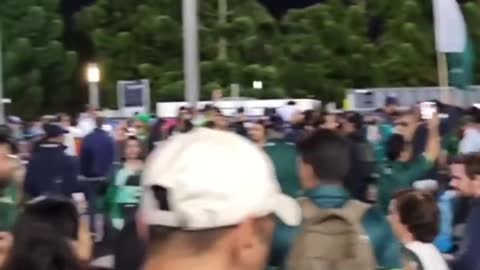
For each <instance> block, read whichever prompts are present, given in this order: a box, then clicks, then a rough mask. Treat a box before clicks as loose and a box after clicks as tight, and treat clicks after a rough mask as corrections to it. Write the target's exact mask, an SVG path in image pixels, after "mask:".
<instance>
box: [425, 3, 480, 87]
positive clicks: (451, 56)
mask: <svg viewBox="0 0 480 270" xmlns="http://www.w3.org/2000/svg"><path fill="white" fill-rule="evenodd" d="M433 13H434V19H435V47H436V49H437V52H440V53H445V54H447V59H448V77H449V78H448V79H449V84H450V85H451V86H455V87H457V88H460V89H467V88H468V87H469V86H470V85H471V84H472V80H473V67H474V58H475V56H474V50H473V44H472V42H471V41H470V40H469V39H468V31H467V25H466V23H465V19H464V17H463V14H462V10H461V8H460V5H459V4H458V3H457V1H456V0H433Z"/></svg>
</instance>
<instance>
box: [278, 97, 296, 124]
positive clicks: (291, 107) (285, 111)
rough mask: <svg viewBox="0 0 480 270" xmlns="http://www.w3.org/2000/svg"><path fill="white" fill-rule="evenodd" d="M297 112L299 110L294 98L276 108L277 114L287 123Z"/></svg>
mask: <svg viewBox="0 0 480 270" xmlns="http://www.w3.org/2000/svg"><path fill="white" fill-rule="evenodd" d="M299 112H300V110H299V109H298V108H297V103H296V102H295V101H294V100H290V101H288V102H287V104H285V106H283V107H280V108H279V109H278V114H279V115H280V116H281V117H282V119H283V121H285V122H287V123H290V122H291V121H292V120H293V118H294V116H295V115H297V114H298V113H299Z"/></svg>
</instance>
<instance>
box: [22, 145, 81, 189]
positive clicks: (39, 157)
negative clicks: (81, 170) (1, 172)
mask: <svg viewBox="0 0 480 270" xmlns="http://www.w3.org/2000/svg"><path fill="white" fill-rule="evenodd" d="M78 191H79V185H78V162H77V160H76V159H75V158H73V157H70V156H68V155H67V154H65V146H64V145H62V144H58V143H50V142H43V143H39V144H38V145H37V146H36V147H35V149H34V151H33V154H32V158H31V160H30V162H29V164H28V166H27V175H26V177H25V192H26V194H27V195H28V196H30V197H37V196H40V195H45V194H52V193H53V194H62V195H66V196H70V195H71V194H72V193H74V192H78Z"/></svg>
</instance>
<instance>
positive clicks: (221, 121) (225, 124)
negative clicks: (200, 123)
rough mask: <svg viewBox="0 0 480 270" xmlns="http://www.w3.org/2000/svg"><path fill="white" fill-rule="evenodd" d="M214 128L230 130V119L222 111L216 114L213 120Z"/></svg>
mask: <svg viewBox="0 0 480 270" xmlns="http://www.w3.org/2000/svg"><path fill="white" fill-rule="evenodd" d="M213 128H214V129H217V130H223V131H229V130H230V122H229V119H228V118H227V117H226V116H225V115H223V114H222V113H221V112H220V113H217V115H215V118H214V120H213Z"/></svg>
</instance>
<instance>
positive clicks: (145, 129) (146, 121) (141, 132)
mask: <svg viewBox="0 0 480 270" xmlns="http://www.w3.org/2000/svg"><path fill="white" fill-rule="evenodd" d="M151 121H152V119H151V117H150V115H148V114H146V113H140V114H138V115H137V116H135V121H134V123H133V127H134V128H135V130H136V134H135V136H136V137H137V138H138V139H140V140H141V141H142V142H143V143H146V142H147V139H148V137H149V132H150V122H151Z"/></svg>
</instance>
